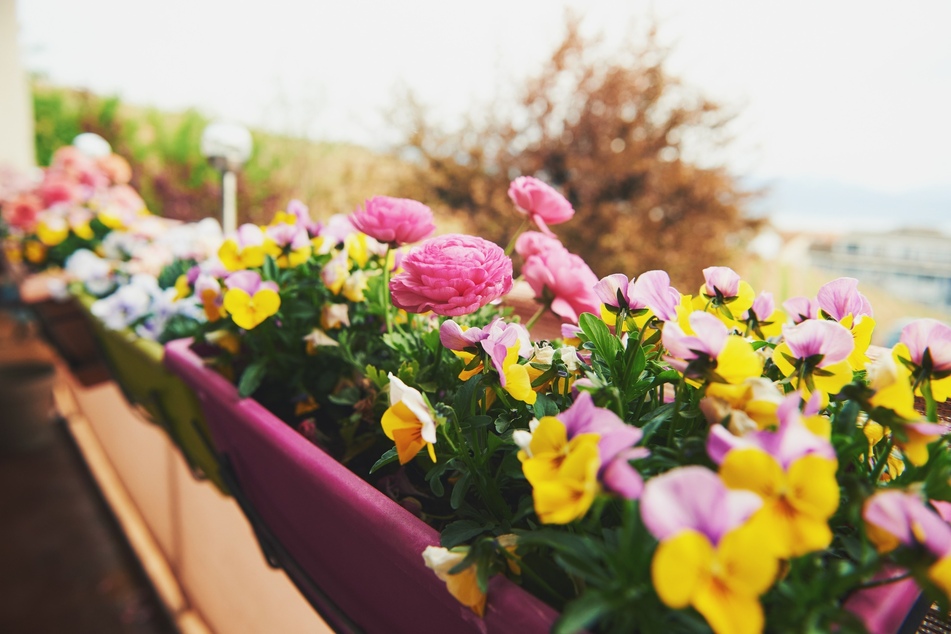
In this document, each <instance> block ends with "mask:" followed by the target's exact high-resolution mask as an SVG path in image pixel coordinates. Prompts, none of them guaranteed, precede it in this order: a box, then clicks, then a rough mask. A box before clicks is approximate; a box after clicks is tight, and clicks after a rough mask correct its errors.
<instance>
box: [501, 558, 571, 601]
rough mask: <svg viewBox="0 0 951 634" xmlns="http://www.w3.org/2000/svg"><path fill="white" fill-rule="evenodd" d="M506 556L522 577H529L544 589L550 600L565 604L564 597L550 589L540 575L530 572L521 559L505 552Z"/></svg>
mask: <svg viewBox="0 0 951 634" xmlns="http://www.w3.org/2000/svg"><path fill="white" fill-rule="evenodd" d="M506 556H507V557H509V556H510V557H512V558H513V560H514V561H515V563H516V564H517V565H518V567H519V570H520V571H521V573H522V574H523V575H527V576H529V577H531V578H532V580H533V581H534V582H535V583H537V584H538V585H539V586H541V587H542V588H544V589H545V591H546V592H548V593H549V594H550V595H551V596H552V598H555V599H557V600H558V602H559V603H565V602H566V601H567V600H568V599H567V598H566V597H565V595H563V594H562V593H560V592H558V591H557V590H555V589H554V588H552V587H551V586H550V585H549V584H548V582H547V581H545V579H544V578H543V577H542V576H541V575H539V574H538V573H537V572H535V571H534V570H532V568H531V566H528V565H527V564H526V563H525V561H524V560H523V559H520V558H519V557H517V556H515V555H510V554H509V553H508V552H506Z"/></svg>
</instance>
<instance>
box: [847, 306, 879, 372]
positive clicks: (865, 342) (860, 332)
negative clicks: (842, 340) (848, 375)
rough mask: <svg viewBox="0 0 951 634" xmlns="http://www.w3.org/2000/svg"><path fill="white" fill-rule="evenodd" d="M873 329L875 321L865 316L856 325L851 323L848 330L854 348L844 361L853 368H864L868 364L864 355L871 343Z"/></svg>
mask: <svg viewBox="0 0 951 634" xmlns="http://www.w3.org/2000/svg"><path fill="white" fill-rule="evenodd" d="M874 329H875V320H874V319H872V318H871V317H869V316H868V315H865V316H864V317H862V319H861V321H859V322H858V323H853V324H852V326H851V328H849V330H851V331H852V339H853V341H855V347H854V348H853V349H852V354H851V355H849V358H848V359H846V361H848V362H849V365H851V366H852V367H853V368H864V367H865V364H866V363H868V361H869V359H868V356H867V355H866V354H865V353H866V352H867V351H868V346H869V344H870V343H871V342H872V331H873V330H874Z"/></svg>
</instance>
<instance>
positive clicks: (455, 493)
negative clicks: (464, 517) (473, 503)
mask: <svg viewBox="0 0 951 634" xmlns="http://www.w3.org/2000/svg"><path fill="white" fill-rule="evenodd" d="M469 476H470V474H469V473H466V474H465V475H463V476H462V477H461V478H459V479H458V480H456V483H455V484H454V485H453V487H452V493H451V494H450V496H449V504H450V505H451V506H452V508H453V509H458V508H459V507H460V506H462V501H463V500H464V499H465V497H466V491H467V490H468V489H469Z"/></svg>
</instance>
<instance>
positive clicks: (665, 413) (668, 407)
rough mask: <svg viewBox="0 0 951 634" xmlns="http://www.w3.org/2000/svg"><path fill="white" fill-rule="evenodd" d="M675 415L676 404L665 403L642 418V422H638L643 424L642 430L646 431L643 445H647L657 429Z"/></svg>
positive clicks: (642, 441)
mask: <svg viewBox="0 0 951 634" xmlns="http://www.w3.org/2000/svg"><path fill="white" fill-rule="evenodd" d="M673 413H674V404H673V403H665V404H663V405H661V406H660V407H658V408H657V409H655V410H653V411H650V412H648V413H647V415H645V416H644V417H642V418H641V420H640V421H638V422H641V423H643V424H642V425H641V429H643V430H644V438H643V439H642V440H641V444H642V445H644V444H646V443H647V441H648V440H649V439H650V437H651V436H653V435H654V432H656V431H657V429H658V428H659V427H660V426H661V425H663V424H664V422H665V421H667V419H669V418H670V417H671V416H672V415H673Z"/></svg>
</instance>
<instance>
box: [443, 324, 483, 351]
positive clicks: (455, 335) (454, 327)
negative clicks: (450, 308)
mask: <svg viewBox="0 0 951 634" xmlns="http://www.w3.org/2000/svg"><path fill="white" fill-rule="evenodd" d="M485 337H486V334H485V333H484V332H483V330H482V328H469V329H468V330H463V329H462V326H460V325H459V324H457V323H456V322H454V321H453V320H451V319H447V320H446V321H444V322H443V323H442V325H441V326H440V327H439V341H440V342H441V343H442V345H443V346H444V347H446V348H448V349H449V350H465V349H466V348H470V347H472V346H474V345H476V344H477V343H479V342H480V341H482V340H483V339H485Z"/></svg>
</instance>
